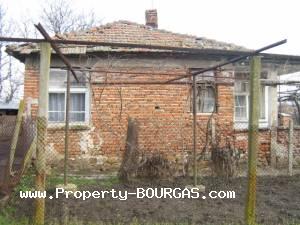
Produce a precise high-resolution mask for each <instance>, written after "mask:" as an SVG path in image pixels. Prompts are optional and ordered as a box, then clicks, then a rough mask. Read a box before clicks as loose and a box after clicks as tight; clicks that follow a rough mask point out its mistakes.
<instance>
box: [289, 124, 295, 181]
mask: <svg viewBox="0 0 300 225" xmlns="http://www.w3.org/2000/svg"><path fill="white" fill-rule="evenodd" d="M293 131H294V124H293V119H292V118H291V119H290V123H289V175H290V176H292V175H293V144H294V143H293V140H294V137H293V136H294V134H293Z"/></svg>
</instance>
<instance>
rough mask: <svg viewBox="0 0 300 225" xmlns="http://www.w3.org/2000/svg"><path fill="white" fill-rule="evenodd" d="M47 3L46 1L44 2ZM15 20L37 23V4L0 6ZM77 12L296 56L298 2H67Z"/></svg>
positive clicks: (15, 1) (27, 0) (299, 51)
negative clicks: (153, 18) (153, 13)
mask: <svg viewBox="0 0 300 225" xmlns="http://www.w3.org/2000/svg"><path fill="white" fill-rule="evenodd" d="M48 1H49V0H48ZM0 2H1V3H3V4H4V5H5V6H6V8H7V10H8V13H9V14H10V15H11V16H13V17H14V18H16V19H19V20H20V19H21V18H23V17H24V16H26V17H32V18H34V20H37V21H36V22H38V19H37V15H38V14H39V10H40V9H41V5H42V4H43V2H44V1H43V0H0ZM72 2H73V4H74V5H75V7H76V8H78V10H79V11H80V10H85V11H89V10H90V9H93V10H94V11H95V13H96V14H97V16H98V17H99V18H102V19H103V20H102V22H103V23H107V22H111V21H115V20H130V21H133V22H137V23H144V22H145V14H144V13H145V10H146V9H150V8H156V9H157V10H158V25H159V28H161V29H166V30H170V31H174V32H179V33H186V34H193V35H196V36H199V37H207V38H212V39H216V40H219V41H226V42H230V43H235V44H239V45H242V46H245V47H248V48H253V49H256V48H260V47H262V46H265V45H268V44H271V43H273V42H276V41H279V40H281V39H285V38H287V39H288V43H287V44H285V45H283V46H280V47H277V48H274V49H272V50H270V51H269V52H272V53H282V54H293V55H300V29H299V28H300V26H299V22H300V13H299V10H300V1H299V0H272V1H271V0H184V1H183V0H72Z"/></svg>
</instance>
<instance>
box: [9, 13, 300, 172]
mask: <svg viewBox="0 0 300 225" xmlns="http://www.w3.org/2000/svg"><path fill="white" fill-rule="evenodd" d="M157 27H158V24H157V14H156V11H155V10H149V11H146V25H142V24H137V23H133V22H128V21H117V22H113V23H109V24H106V25H103V26H100V27H95V28H92V29H90V30H87V31H79V32H73V33H68V34H62V35H56V37H55V38H60V39H68V40H90V41H103V42H111V43H133V44H147V45H160V46H171V47H186V48H193V49H199V51H197V52H196V53H195V52H180V51H179V52H177V51H170V50H156V49H144V48H126V47H109V46H84V45H80V46H79V45H78V46H76V45H68V46H66V45H61V46H60V47H61V49H62V51H63V53H64V54H65V56H67V57H68V59H69V60H70V61H71V62H72V65H73V66H74V67H75V68H77V69H78V70H77V74H78V76H79V77H80V79H81V81H83V82H81V83H76V82H72V87H71V111H70V116H71V124H70V143H71V144H70V157H71V158H72V159H74V163H75V161H76V160H77V161H87V162H88V163H92V164H93V165H95V166H99V168H101V169H103V165H104V164H105V163H106V164H107V163H111V164H114V163H116V162H119V161H120V158H121V156H122V154H123V151H124V148H125V139H126V129H127V121H128V117H129V116H130V117H132V118H135V119H136V120H137V121H138V123H139V148H140V149H141V150H142V151H143V152H145V153H149V152H160V153H163V154H166V155H168V157H170V159H172V160H175V161H176V160H177V159H178V157H179V158H180V157H182V156H183V152H187V153H189V152H191V151H192V143H193V142H192V111H191V95H192V91H191V85H190V80H189V79H183V80H181V81H180V82H177V83H176V84H172V85H159V84H154V83H153V84H151V85H150V84H149V85H143V84H139V82H143V81H166V80H168V79H171V78H174V77H178V76H180V75H185V74H186V73H187V71H188V70H195V69H199V68H207V67H208V66H211V65H215V64H217V63H219V62H222V61H225V60H228V59H231V58H233V57H236V56H239V55H241V54H243V53H245V52H246V51H249V50H248V49H246V48H244V47H241V46H237V45H234V44H228V43H224V42H219V41H215V40H211V39H207V38H202V37H196V36H191V35H184V34H177V33H172V32H168V31H165V30H161V29H158V28H157ZM7 52H8V53H9V54H10V55H13V56H14V57H16V58H17V59H19V60H20V61H21V62H23V63H24V64H25V76H24V99H25V101H26V114H27V116H32V117H34V116H35V115H36V112H37V106H38V81H39V48H38V45H36V44H25V45H17V46H16V45H11V46H8V48H7ZM262 55H263V58H262V78H264V79H272V80H277V79H278V76H279V75H281V74H283V73H285V74H286V73H291V72H295V71H299V70H300V57H298V56H287V55H275V54H262ZM287 60H288V62H289V64H286V62H287ZM284 65H285V66H284ZM62 68H64V64H63V63H62V62H61V60H60V59H59V57H58V56H57V55H56V54H55V53H54V52H53V54H52V57H51V72H50V84H49V114H48V116H49V125H48V149H49V152H51V153H52V155H54V154H56V153H63V149H64V119H65V98H66V88H65V86H66V83H65V81H66V74H67V72H66V70H64V69H62ZM91 71H92V72H91ZM248 76H249V62H248V61H245V62H241V63H236V64H234V65H230V66H227V67H225V68H224V70H222V71H215V72H209V73H206V74H204V76H199V77H198V78H197V81H198V82H197V85H198V87H197V133H198V138H197V150H198V152H201V151H203V149H204V147H205V146H206V145H207V143H208V145H209V143H210V141H211V137H210V135H209V133H210V128H209V129H208V128H207V127H208V126H207V124H208V120H209V118H210V117H211V114H212V112H213V111H214V113H213V115H212V118H214V121H215V129H216V133H217V138H218V139H217V141H218V144H219V146H224V145H226V143H227V141H228V140H229V139H230V140H231V141H232V139H234V144H235V147H236V148H238V149H240V150H242V151H244V152H247V132H246V130H247V127H248V124H247V120H248V107H249V106H248V99H249V90H248V82H247V80H246V79H247V77H248ZM244 78H245V79H244ZM128 81H130V82H132V84H126V82H128ZM114 82H116V84H114ZM122 82H123V83H122ZM134 82H136V83H135V84H133V83H134ZM261 93H262V94H261V119H260V139H261V143H260V146H261V148H260V152H259V156H260V160H261V162H262V163H264V164H267V163H269V161H270V143H271V142H270V140H271V139H270V133H271V132H270V128H271V127H275V126H277V114H278V113H277V87H276V86H262V91H261ZM285 138H286V137H284V138H283V139H285ZM208 148H209V147H208ZM52 155H50V156H52ZM49 158H50V157H49Z"/></svg>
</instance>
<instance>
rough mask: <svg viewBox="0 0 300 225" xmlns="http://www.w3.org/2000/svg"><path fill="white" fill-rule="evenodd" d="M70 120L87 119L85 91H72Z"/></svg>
mask: <svg viewBox="0 0 300 225" xmlns="http://www.w3.org/2000/svg"><path fill="white" fill-rule="evenodd" d="M70 120H71V121H73V122H76V121H80V122H82V121H85V93H71V98H70Z"/></svg>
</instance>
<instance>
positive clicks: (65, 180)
mask: <svg viewBox="0 0 300 225" xmlns="http://www.w3.org/2000/svg"><path fill="white" fill-rule="evenodd" d="M69 120H70V71H69V70H68V72H67V97H66V124H65V159H64V185H65V186H66V185H67V183H68V180H67V171H68V153H69V122H70V121H69Z"/></svg>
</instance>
